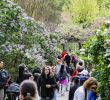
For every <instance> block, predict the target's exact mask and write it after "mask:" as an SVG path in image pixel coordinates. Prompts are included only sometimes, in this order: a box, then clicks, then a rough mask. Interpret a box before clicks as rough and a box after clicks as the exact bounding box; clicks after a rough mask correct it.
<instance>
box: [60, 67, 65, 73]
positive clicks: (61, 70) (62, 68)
mask: <svg viewBox="0 0 110 100" xmlns="http://www.w3.org/2000/svg"><path fill="white" fill-rule="evenodd" d="M64 67H65V66H64V65H61V68H60V74H62V73H63V72H64Z"/></svg>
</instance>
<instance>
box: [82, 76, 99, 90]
mask: <svg viewBox="0 0 110 100" xmlns="http://www.w3.org/2000/svg"><path fill="white" fill-rule="evenodd" d="M92 85H98V82H97V80H96V79H95V78H94V77H89V79H87V80H86V81H85V82H84V84H83V86H84V87H85V88H86V89H90V87H91V86H92Z"/></svg>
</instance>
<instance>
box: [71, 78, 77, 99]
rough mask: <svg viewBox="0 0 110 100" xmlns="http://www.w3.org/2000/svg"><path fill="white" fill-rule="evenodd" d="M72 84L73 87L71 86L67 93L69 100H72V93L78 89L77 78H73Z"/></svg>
mask: <svg viewBox="0 0 110 100" xmlns="http://www.w3.org/2000/svg"><path fill="white" fill-rule="evenodd" d="M72 82H74V85H73V86H71V88H70V91H69V100H73V97H74V93H75V91H76V89H77V88H78V87H79V77H78V76H75V77H74V78H73V79H72Z"/></svg>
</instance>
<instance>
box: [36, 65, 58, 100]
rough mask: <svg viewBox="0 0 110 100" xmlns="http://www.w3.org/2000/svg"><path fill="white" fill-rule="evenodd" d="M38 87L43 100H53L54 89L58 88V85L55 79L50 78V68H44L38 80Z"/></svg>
mask: <svg viewBox="0 0 110 100" xmlns="http://www.w3.org/2000/svg"><path fill="white" fill-rule="evenodd" d="M37 86H38V93H39V95H40V97H41V100H52V99H53V97H54V88H55V87H56V86H57V83H56V81H55V79H54V77H51V76H50V68H49V66H46V67H44V68H43V70H42V73H41V76H40V77H39V78H38V82H37Z"/></svg>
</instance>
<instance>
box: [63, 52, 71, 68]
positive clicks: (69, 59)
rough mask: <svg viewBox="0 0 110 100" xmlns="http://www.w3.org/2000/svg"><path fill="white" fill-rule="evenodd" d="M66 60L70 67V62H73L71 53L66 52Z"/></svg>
mask: <svg viewBox="0 0 110 100" xmlns="http://www.w3.org/2000/svg"><path fill="white" fill-rule="evenodd" d="M64 60H65V61H66V63H67V66H68V67H69V66H70V62H71V57H70V55H69V54H68V53H67V54H66V56H65V59H64Z"/></svg>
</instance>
